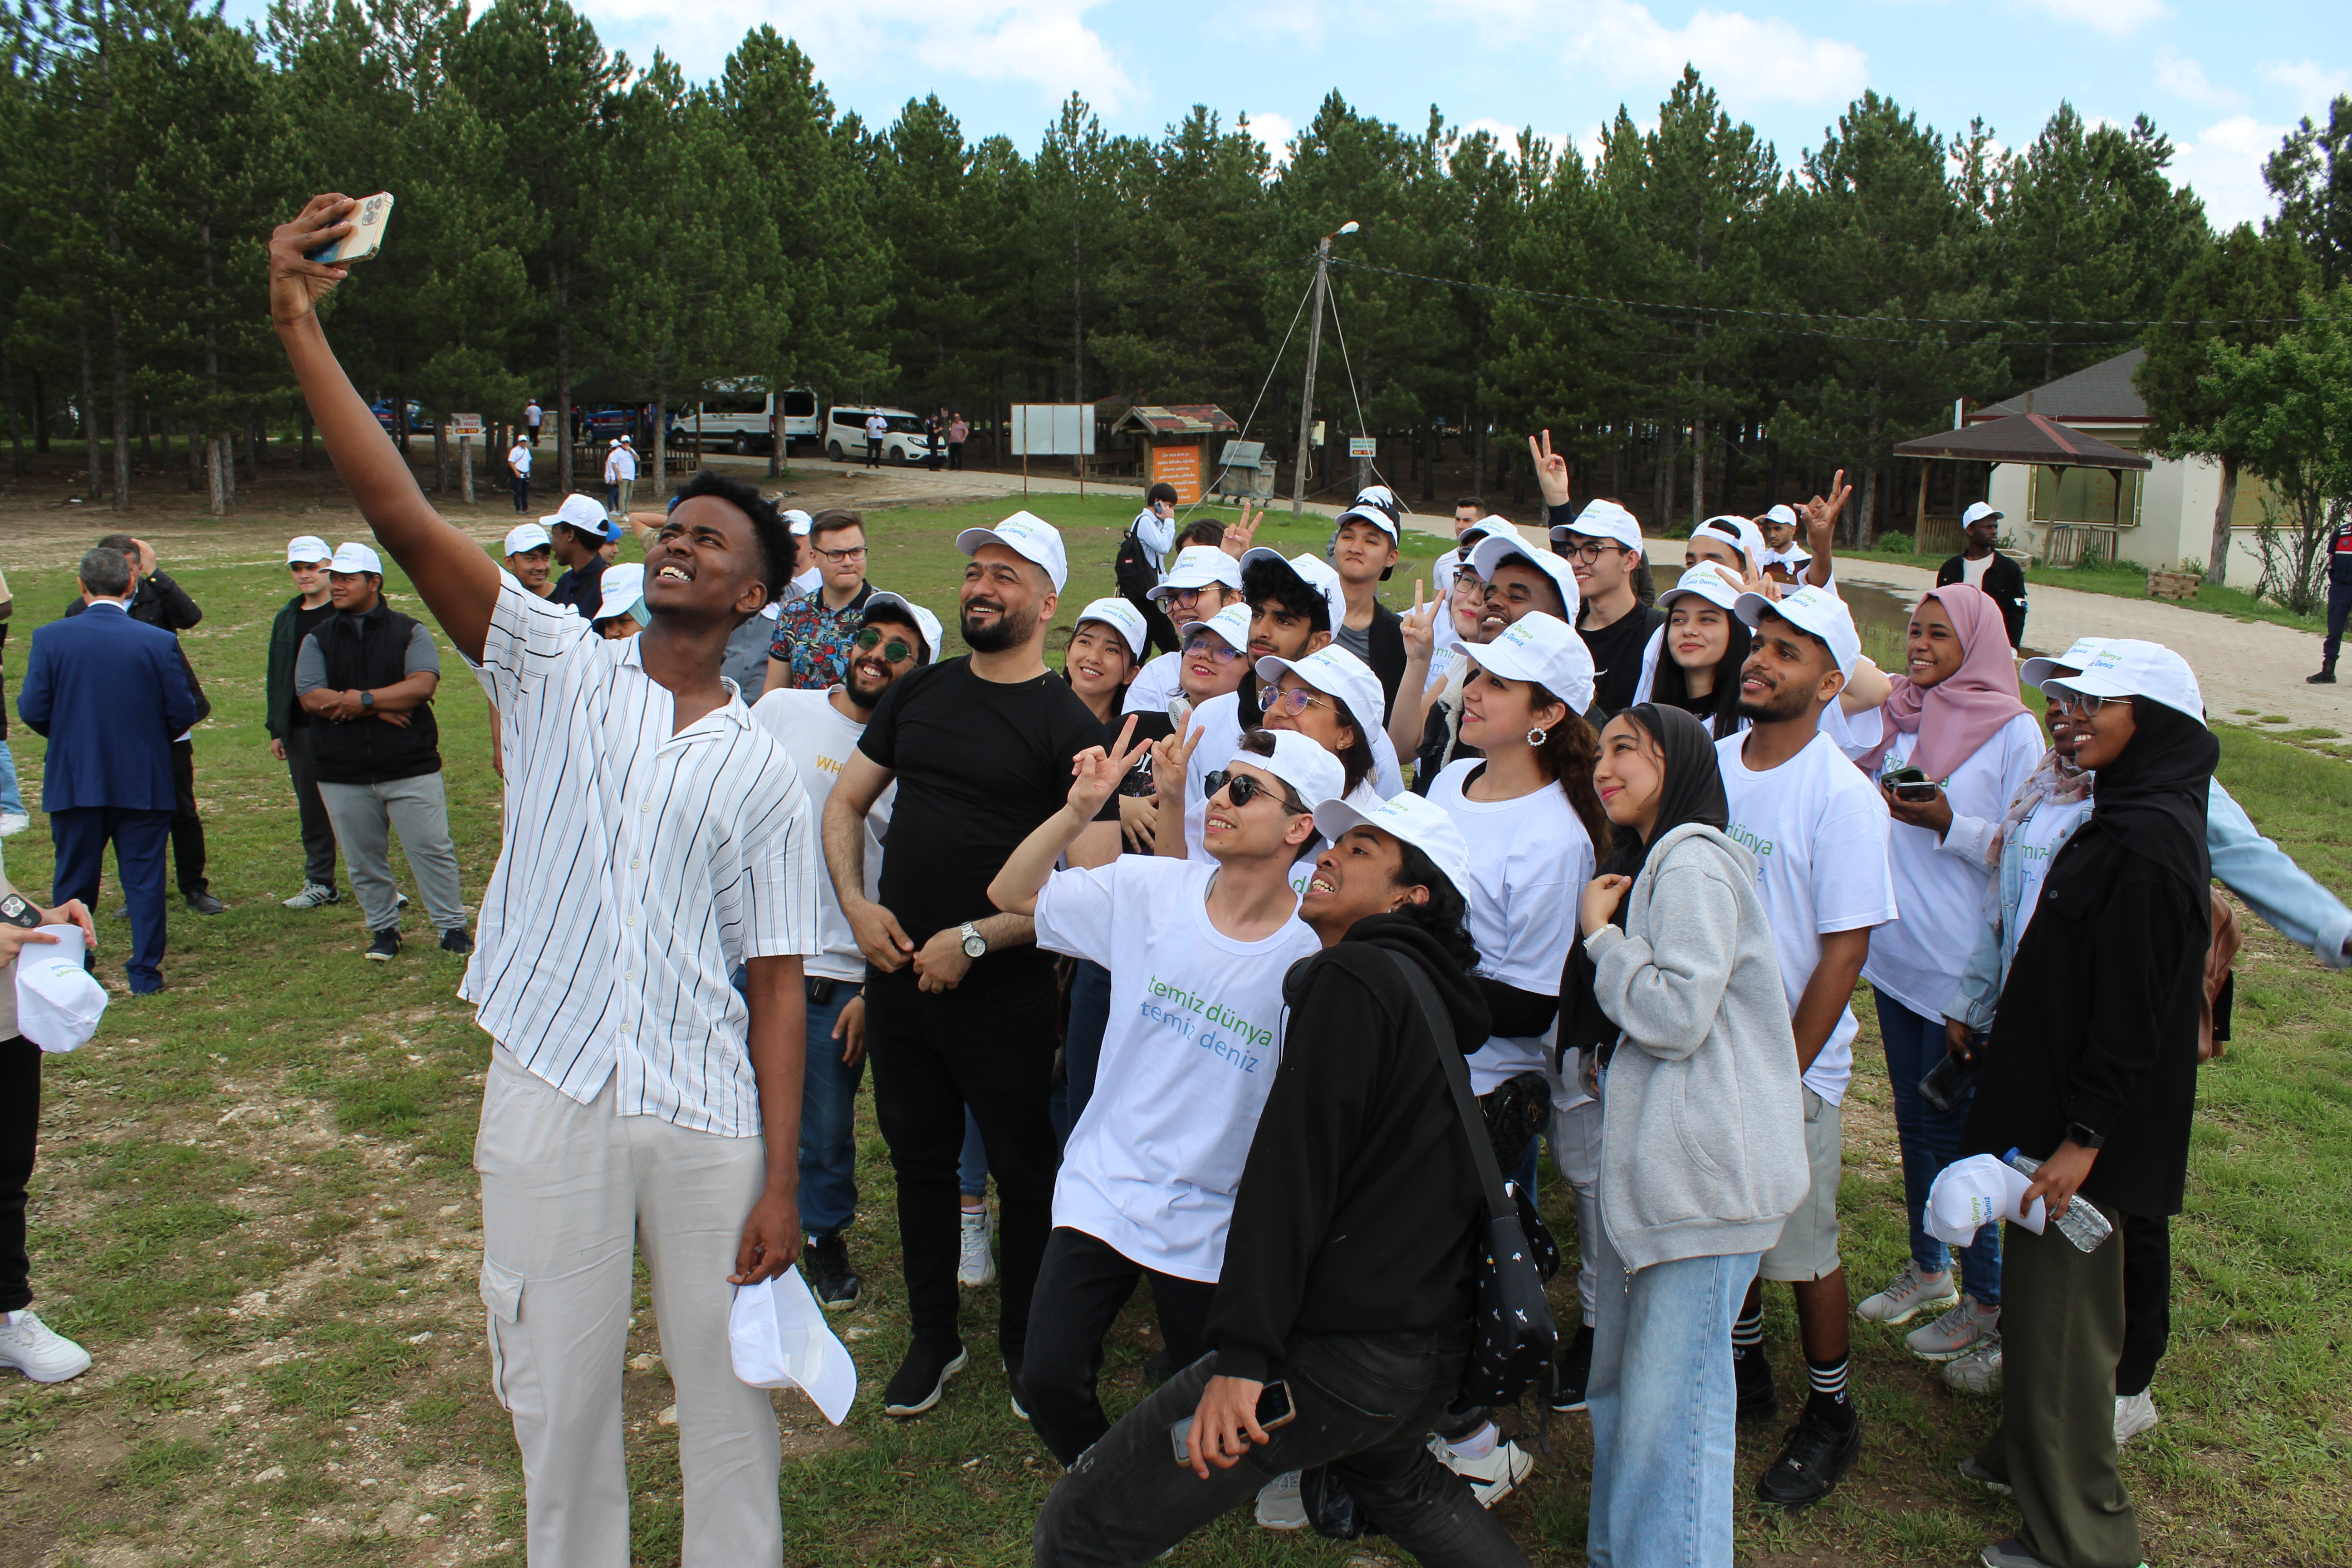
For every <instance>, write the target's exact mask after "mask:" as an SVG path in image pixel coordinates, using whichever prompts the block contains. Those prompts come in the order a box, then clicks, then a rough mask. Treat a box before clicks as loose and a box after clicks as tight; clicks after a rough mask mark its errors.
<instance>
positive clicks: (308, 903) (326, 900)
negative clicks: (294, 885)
mask: <svg viewBox="0 0 2352 1568" xmlns="http://www.w3.org/2000/svg"><path fill="white" fill-rule="evenodd" d="M341 900H342V895H341V893H338V892H337V891H335V889H332V888H326V887H321V886H320V885H319V884H318V883H316V882H305V883H303V884H302V890H301V891H300V892H299V893H297V894H295V895H294V896H293V897H292V898H290V899H288V900H284V902H285V905H286V907H287V908H288V909H289V910H317V909H324V908H325V907H326V906H327V905H329V904H332V903H338V902H341Z"/></svg>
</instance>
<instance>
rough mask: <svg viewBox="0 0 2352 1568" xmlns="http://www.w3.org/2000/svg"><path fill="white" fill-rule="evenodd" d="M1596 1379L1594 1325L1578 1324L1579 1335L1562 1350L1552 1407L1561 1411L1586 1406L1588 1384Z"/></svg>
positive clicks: (1552, 1394)
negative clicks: (1585, 1394)
mask: <svg viewBox="0 0 2352 1568" xmlns="http://www.w3.org/2000/svg"><path fill="white" fill-rule="evenodd" d="M1591 1381H1592V1325H1591V1323H1582V1324H1580V1325H1578V1327H1577V1331H1576V1337H1575V1338H1574V1339H1572V1340H1570V1341H1569V1342H1568V1347H1567V1348H1566V1349H1565V1350H1562V1351H1561V1352H1559V1374H1558V1375H1557V1376H1556V1377H1555V1378H1554V1380H1553V1382H1552V1390H1551V1407H1552V1409H1553V1410H1555V1411H1557V1412H1559V1414H1560V1415H1567V1414H1568V1413H1569V1412H1570V1411H1571V1410H1581V1409H1583V1408H1584V1389H1585V1385H1586V1384H1589V1383H1591Z"/></svg>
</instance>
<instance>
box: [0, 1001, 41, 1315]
mask: <svg viewBox="0 0 2352 1568" xmlns="http://www.w3.org/2000/svg"><path fill="white" fill-rule="evenodd" d="M11 984H14V982H13V981H12V982H11ZM40 1125H41V1047H38V1046H37V1045H35V1044H33V1042H32V1041H30V1040H28V1039H26V1038H25V1037H24V1036H22V1035H18V1036H17V1037H16V1038H14V1039H8V1040H0V1312H14V1311H18V1310H22V1309H24V1308H26V1307H29V1306H31V1305H32V1304H33V1286H32V1276H33V1263H32V1259H31V1258H29V1257H27V1256H26V1251H25V1186H26V1184H27V1183H28V1182H30V1181H31V1180H32V1179H33V1137H34V1134H35V1133H36V1132H37V1131H39V1129H40Z"/></svg>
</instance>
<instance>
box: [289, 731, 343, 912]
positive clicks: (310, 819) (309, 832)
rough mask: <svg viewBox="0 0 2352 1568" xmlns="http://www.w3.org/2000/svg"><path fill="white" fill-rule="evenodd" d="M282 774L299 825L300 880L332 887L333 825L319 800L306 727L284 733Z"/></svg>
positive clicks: (333, 861) (315, 765)
mask: <svg viewBox="0 0 2352 1568" xmlns="http://www.w3.org/2000/svg"><path fill="white" fill-rule="evenodd" d="M286 773H287V775H288V776H289V778H291V779H292V780H293V781H294V810H295V815H296V816H297V817H298V818H299V820H300V822H301V824H302V878H303V880H304V881H305V882H315V883H317V884H318V885H319V886H320V887H322V888H331V887H333V886H334V885H335V825H334V824H333V823H331V822H330V821H328V820H327V803H326V802H325V801H323V800H320V798H319V769H318V764H317V763H314V762H312V761H311V754H310V726H309V725H308V724H297V725H291V726H289V727H288V729H287V731H286Z"/></svg>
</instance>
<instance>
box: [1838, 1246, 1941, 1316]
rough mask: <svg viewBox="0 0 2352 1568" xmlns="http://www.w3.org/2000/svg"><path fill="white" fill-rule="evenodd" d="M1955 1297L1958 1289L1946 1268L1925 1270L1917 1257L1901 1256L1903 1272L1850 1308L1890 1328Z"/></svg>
mask: <svg viewBox="0 0 2352 1568" xmlns="http://www.w3.org/2000/svg"><path fill="white" fill-rule="evenodd" d="M1959 1300H1960V1292H1959V1289H1958V1287H1957V1286H1955V1285H1954V1284H1953V1283H1952V1271H1951V1270H1950V1269H1948V1268H1947V1269H1945V1270H1944V1271H1943V1272H1942V1273H1941V1274H1929V1273H1927V1272H1925V1271H1923V1270H1922V1269H1921V1268H1920V1267H1919V1260H1918V1259H1917V1258H1905V1259H1904V1260H1903V1272H1901V1273H1900V1274H1897V1275H1896V1276H1895V1279H1893V1281H1892V1282H1890V1283H1889V1284H1888V1285H1887V1287H1886V1289H1884V1290H1881V1291H1880V1292H1879V1293H1878V1294H1877V1295H1875V1296H1865V1297H1864V1298H1863V1299H1862V1301H1861V1304H1860V1305H1858V1306H1856V1307H1855V1308H1854V1310H1853V1312H1854V1316H1856V1317H1858V1318H1861V1319H1864V1320H1865V1321H1869V1322H1873V1323H1885V1324H1886V1325H1888V1326H1889V1327H1890V1328H1891V1327H1893V1326H1894V1325H1895V1324H1896V1323H1907V1322H1909V1321H1911V1320H1912V1319H1914V1318H1916V1317H1917V1316H1918V1315H1919V1314H1920V1313H1922V1312H1940V1311H1942V1310H1944V1309H1945V1308H1947V1307H1950V1306H1956V1305H1958V1302H1959Z"/></svg>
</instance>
